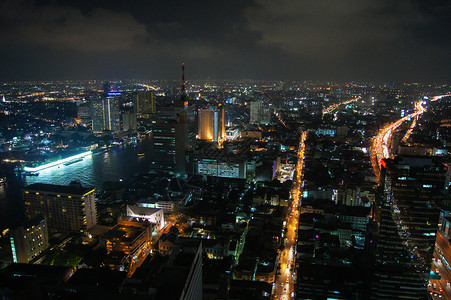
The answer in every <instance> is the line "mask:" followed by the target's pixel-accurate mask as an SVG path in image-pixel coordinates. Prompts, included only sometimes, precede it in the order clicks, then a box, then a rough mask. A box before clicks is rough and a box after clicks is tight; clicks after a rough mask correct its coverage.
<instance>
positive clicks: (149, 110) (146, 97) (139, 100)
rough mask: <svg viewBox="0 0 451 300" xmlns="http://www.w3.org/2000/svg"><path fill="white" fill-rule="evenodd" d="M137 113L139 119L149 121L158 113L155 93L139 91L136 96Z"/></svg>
mask: <svg viewBox="0 0 451 300" xmlns="http://www.w3.org/2000/svg"><path fill="white" fill-rule="evenodd" d="M135 112H136V114H137V116H138V118H143V119H148V118H150V116H151V115H152V114H155V113H156V112H157V107H156V104H155V93H154V92H153V91H139V92H138V93H137V94H136V101H135Z"/></svg>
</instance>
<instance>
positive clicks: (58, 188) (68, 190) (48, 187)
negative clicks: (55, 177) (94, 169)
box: [24, 183, 94, 196]
mask: <svg viewBox="0 0 451 300" xmlns="http://www.w3.org/2000/svg"><path fill="white" fill-rule="evenodd" d="M93 190H94V189H93V188H88V187H81V186H78V185H77V186H74V185H55V184H47V183H33V184H30V185H29V186H27V187H25V188H24V191H37V192H48V193H57V194H69V195H80V196H82V195H84V194H86V193H88V192H90V191H93Z"/></svg>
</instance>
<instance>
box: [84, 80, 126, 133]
mask: <svg viewBox="0 0 451 300" xmlns="http://www.w3.org/2000/svg"><path fill="white" fill-rule="evenodd" d="M120 95H121V93H119V92H116V91H113V90H111V88H110V85H109V84H108V83H105V84H104V92H103V95H102V99H97V100H92V101H91V111H92V131H94V132H103V131H113V132H117V131H119V130H120V125H121V124H120V118H119V116H120V111H119V98H118V97H119V96H120Z"/></svg>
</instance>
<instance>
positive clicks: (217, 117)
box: [198, 106, 225, 142]
mask: <svg viewBox="0 0 451 300" xmlns="http://www.w3.org/2000/svg"><path fill="white" fill-rule="evenodd" d="M224 119H225V117H224V109H223V108H222V107H220V108H216V107H214V106H212V107H209V108H208V109H201V110H200V111H199V133H198V138H199V139H201V140H207V141H210V142H220V141H222V140H223V139H224V137H225V124H224Z"/></svg>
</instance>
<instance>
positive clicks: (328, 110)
mask: <svg viewBox="0 0 451 300" xmlns="http://www.w3.org/2000/svg"><path fill="white" fill-rule="evenodd" d="M359 99H360V97H357V98H353V99H351V100H347V101H344V102H340V103H337V104H332V105H331V106H328V107H326V108H325V109H323V116H324V115H326V114H328V113H330V112H332V111H334V110H335V109H337V108H338V107H339V106H340V105H346V104H349V103H352V102H355V101H357V100H359Z"/></svg>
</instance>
